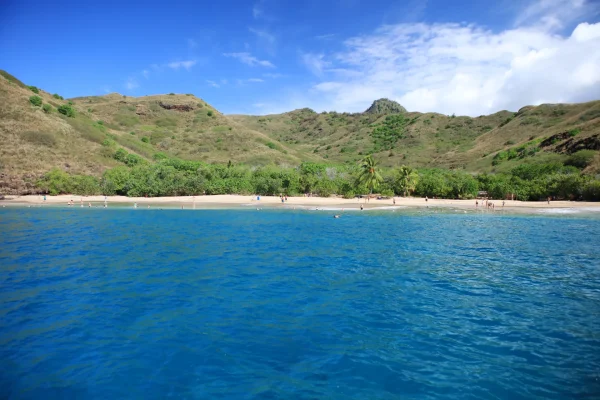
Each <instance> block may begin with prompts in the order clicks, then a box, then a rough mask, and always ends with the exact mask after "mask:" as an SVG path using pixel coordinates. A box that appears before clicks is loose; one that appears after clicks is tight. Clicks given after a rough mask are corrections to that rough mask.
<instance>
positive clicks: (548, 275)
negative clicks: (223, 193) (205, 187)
mask: <svg viewBox="0 0 600 400" xmlns="http://www.w3.org/2000/svg"><path fill="white" fill-rule="evenodd" d="M0 290H1V292H0V398H9V399H67V398H69V399H71V398H90V399H117V398H118V399H121V398H128V399H162V398H167V397H171V398H188V399H192V398H206V399H212V398H222V399H254V398H257V399H398V398H402V399H442V398H443V399H538V398H539V399H542V398H598V396H600V218H598V217H594V216H586V217H580V216H570V217H556V216H527V215H512V216H511V215H487V214H485V215H482V214H473V213H469V214H458V213H436V212H434V211H430V210H421V211H404V212H381V213H378V212H365V213H358V212H355V213H347V214H345V215H343V216H342V218H340V219H337V220H335V219H333V218H332V213H331V212H294V211H277V210H272V211H268V210H262V211H254V210H253V211H250V210H242V211H234V210H204V211H199V210H198V211H185V210H184V211H181V210H162V211H161V210H132V209H107V210H104V209H77V208H75V209H61V208H54V209H53V208H45V209H41V208H38V209H33V208H32V209H26V208H21V209H10V210H9V209H2V210H0Z"/></svg>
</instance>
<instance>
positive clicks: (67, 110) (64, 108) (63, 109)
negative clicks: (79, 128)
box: [57, 104, 75, 118]
mask: <svg viewBox="0 0 600 400" xmlns="http://www.w3.org/2000/svg"><path fill="white" fill-rule="evenodd" d="M57 111H58V112H59V113H61V114H62V115H65V116H67V117H71V118H72V117H74V116H75V110H74V109H73V107H71V106H70V105H67V104H63V105H61V106H60V107H58V108H57Z"/></svg>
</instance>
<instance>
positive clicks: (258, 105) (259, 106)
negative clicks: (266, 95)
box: [252, 103, 266, 108]
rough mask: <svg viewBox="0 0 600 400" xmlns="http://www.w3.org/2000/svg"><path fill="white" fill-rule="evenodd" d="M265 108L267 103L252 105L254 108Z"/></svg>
mask: <svg viewBox="0 0 600 400" xmlns="http://www.w3.org/2000/svg"><path fill="white" fill-rule="evenodd" d="M265 106H266V104H265V103H254V104H252V107H256V108H263V107H265Z"/></svg>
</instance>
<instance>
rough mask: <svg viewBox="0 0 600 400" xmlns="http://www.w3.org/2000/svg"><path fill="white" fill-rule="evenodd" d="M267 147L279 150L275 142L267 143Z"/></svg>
mask: <svg viewBox="0 0 600 400" xmlns="http://www.w3.org/2000/svg"><path fill="white" fill-rule="evenodd" d="M266 145H267V147H268V148H270V149H276V148H277V145H276V144H275V143H273V142H267V143H266Z"/></svg>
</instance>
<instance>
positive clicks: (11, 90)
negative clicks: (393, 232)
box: [0, 71, 600, 199]
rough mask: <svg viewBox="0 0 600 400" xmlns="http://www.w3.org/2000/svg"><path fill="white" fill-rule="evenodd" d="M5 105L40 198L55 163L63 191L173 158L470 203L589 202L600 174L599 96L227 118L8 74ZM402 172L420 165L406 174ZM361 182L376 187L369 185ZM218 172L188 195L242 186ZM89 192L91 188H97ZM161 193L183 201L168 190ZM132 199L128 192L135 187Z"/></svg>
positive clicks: (10, 184) (5, 147)
mask: <svg viewBox="0 0 600 400" xmlns="http://www.w3.org/2000/svg"><path fill="white" fill-rule="evenodd" d="M0 99H1V100H2V101H0V142H2V146H0V194H4V195H6V194H10V195H16V194H27V193H32V192H33V191H35V190H37V189H36V188H35V187H34V186H33V185H34V184H35V182H36V181H37V180H38V179H39V177H40V176H42V175H43V174H45V173H47V171H48V170H49V169H51V168H58V170H64V171H68V173H69V174H71V175H66V178H64V176H63V175H60V176H59V178H60V179H59V181H61V180H62V181H65V182H67V183H68V185H66V186H64V187H66V188H67V189H68V190H67V189H60V190H59V189H56V190H55V191H58V192H65V190H66V191H70V192H82V190H83V189H81V187H82V184H81V182H75V181H73V180H76V178H73V177H74V176H84V175H92V176H94V178H91V180H87V181H86V185H87V183H91V182H92V181H95V182H96V183H97V188H96V189H93V188H92V189H93V190H92V191H94V190H95V191H103V190H104V186H102V185H103V182H104V181H105V179H104V178H103V176H102V174H103V172H104V171H106V170H107V169H112V168H114V167H117V166H121V167H126V168H129V169H128V171H129V175H132V174H133V173H134V172H135V174H137V175H135V177H138V176H140V175H139V174H142V172H139V171H138V170H140V171H141V170H144V171H146V172H144V173H147V174H153V173H154V169H156V168H159V167H160V166H163V167H164V166H165V164H167V165H166V167H170V165H168V164H169V163H173V162H174V161H173V160H185V162H193V163H195V164H193V165H196V166H202V168H201V169H202V170H203V171H205V170H210V169H211V168H215V169H218V168H220V167H218V165H224V164H226V163H227V162H228V161H229V160H231V162H232V163H234V165H233V166H232V168H234V169H236V170H244V171H246V172H245V173H244V174H242V175H243V176H242V177H240V178H239V179H240V180H242V181H244V182H246V183H244V184H243V185H240V186H239V187H241V188H242V189H243V191H248V192H257V193H259V192H260V193H263V192H264V186H258V185H257V184H256V182H257V178H256V177H255V175H256V174H257V173H259V172H260V171H265V170H278V171H283V172H282V173H285V174H286V176H287V175H290V176H295V175H294V174H300V175H304V176H305V177H306V176H307V173H306V171H305V172H302V173H301V171H303V168H305V167H306V166H307V165H320V166H324V168H325V169H326V170H327V171H328V172H327V179H324V178H322V177H320V178H319V179H318V183H319V187H318V188H317V187H316V186H315V187H312V188H309V189H310V190H311V191H313V192H314V193H318V194H321V195H325V194H327V193H336V194H342V195H346V196H349V195H350V194H352V193H354V194H359V193H361V194H363V193H367V192H368V191H370V190H371V189H373V192H374V193H386V194H388V195H389V194H390V193H396V194H401V193H402V194H404V193H405V192H406V194H409V193H411V191H412V192H414V193H417V194H420V195H423V194H427V195H429V196H444V197H469V196H473V193H474V192H475V190H490V189H489V187H496V191H495V192H494V193H496V196H501V195H502V193H508V192H510V193H516V194H518V195H519V196H520V197H521V198H531V199H537V198H540V197H544V196H545V195H554V196H560V194H559V193H563V194H564V193H567V194H566V195H565V197H572V198H584V197H586V196H587V197H589V193H591V192H590V191H592V192H593V190H592V189H590V187H591V186H590V185H592V186H593V184H592V183H590V182H593V181H594V179H599V174H600V101H594V102H589V103H582V104H542V105H539V106H527V107H522V108H521V109H520V110H518V112H513V111H499V112H497V113H494V114H491V115H482V116H479V117H468V116H460V115H459V116H455V115H443V114H438V113H419V112H408V111H407V110H405V109H404V108H403V107H402V106H401V105H400V104H398V103H396V102H394V101H391V100H387V99H380V100H377V101H375V102H374V103H373V105H372V106H371V107H370V108H369V109H368V110H366V111H365V112H363V113H345V112H344V113H339V112H319V113H317V112H315V111H313V110H311V109H308V108H303V109H298V110H295V111H290V112H287V113H283V114H273V115H262V116H248V115H224V114H222V113H220V112H219V111H218V110H216V109H215V108H213V107H212V106H210V105H209V104H208V103H207V102H206V101H204V100H202V99H200V98H197V97H195V96H194V95H191V94H185V95H184V94H173V93H171V94H169V95H156V96H144V97H137V98H136V97H130V96H123V95H120V94H118V93H111V94H108V95H105V96H90V97H80V98H73V99H67V100H65V99H64V98H63V97H62V96H61V95H59V94H58V93H54V94H52V93H49V92H47V91H44V90H42V89H39V88H37V87H35V86H28V85H26V84H24V83H23V82H21V81H19V80H18V79H17V78H15V77H14V76H12V75H10V74H8V73H6V72H5V71H0ZM368 154H371V155H372V156H373V159H374V160H376V161H377V163H376V164H378V165H377V170H378V172H379V176H381V180H380V179H379V178H377V176H378V175H377V174H373V173H371V172H369V175H370V178H369V176H367V175H364V174H363V173H364V171H365V170H364V169H361V167H360V165H361V162H362V160H363V159H364V157H365V156H366V155H368ZM154 163H156V164H154ZM213 164H214V166H213ZM525 164H526V165H551V166H554V167H555V168H554V167H553V169H552V168H550V169H547V170H543V171H540V172H539V173H538V174H536V175H535V179H533V180H526V181H527V182H525V179H523V178H521V174H520V173H519V171H518V170H517V169H516V168H517V167H519V166H520V165H525ZM300 165H302V166H303V167H300ZM402 165H408V166H411V167H413V168H416V170H415V169H413V168H408V167H407V168H399V167H400V166H402ZM276 166H278V167H276ZM556 166H558V167H556ZM565 166H568V167H569V168H566V167H565ZM173 168H174V169H175V173H174V176H177V179H180V175H182V174H183V175H186V176H188V177H189V176H193V175H198V174H200V173H199V172H198V168H196V169H193V168H191V167H190V168H188V169H184V170H181V168H175V167H173ZM319 168H320V167H319ZM167 170H168V171H170V169H168V168H167ZM368 170H369V171H370V168H368ZM257 171H258V172H257ZM400 171H402V172H400ZM575 171H577V172H575ZM331 174H334V176H331ZM399 174H402V175H403V178H402V180H401V181H402V182H404V183H403V184H402V185H403V186H404V187H405V190H400V188H399V185H400V184H398V183H394V182H396V181H400V178H398V177H397V175H399ZM486 174H487V175H486ZM200 175H202V174H200ZM317 175H318V174H317ZM361 175H362V178H361V179H362V180H363V181H364V182H363V183H362V184H357V180H358V179H359V177H360V176H361ZM61 176H62V178H61ZM132 176H133V175H132ZM218 176H219V175H218V174H212V175H211V176H204V175H202V177H203V179H204V180H205V185H206V186H207V187H206V188H205V187H199V189H198V187H197V188H196V189H189V190H191V191H196V192H197V191H198V190H200V192H198V193H201V192H206V193H213V192H221V191H223V190H225V191H227V192H232V191H233V192H235V191H237V190H240V191H241V190H242V189H236V188H235V187H233V188H231V187H229V188H227V187H226V186H225V189H222V188H223V187H224V186H223V185H222V184H217V183H215V182H217V181H218V180H219V179H221V180H223V179H225V178H219V177H218ZM318 176H321V175H318ZM565 176H567V177H568V179H567V178H564V177H565ZM63 178H64V179H63ZM367 178H369V179H367ZM372 178H373V179H372ZM559 178H561V179H563V178H564V179H563V181H565V182H566V181H567V180H569V179H570V180H576V182H575V183H573V185H572V187H575V188H577V189H576V190H570V189H569V190H558V189H557V184H555V183H553V182H555V181H556V180H557V179H559ZM77 179H79V178H77ZM128 179H129V178H128ZM130 179H134V178H130ZM136 179H137V178H136ZM227 179H230V180H231V177H228V178H227ZM236 179H237V178H236ZM274 179H275V180H277V179H282V178H277V177H276V178H274ZM62 181H61V182H62ZM71 181H73V182H71ZM359 181H360V180H359ZM492 181H493V182H492ZM496 181H498V182H500V183H497V184H496V183H494V182H496ZM248 182H250V183H248ZM419 182H420V183H419ZM473 182H475V184H473ZM63 183H64V182H63ZM367 183H369V184H368V185H367ZM371 183H373V185H372V186H373V187H371V185H370V184H371ZM565 184H566V183H565ZM407 185H408V186H410V187H411V189H408V188H407ZM494 185H496V186H494ZM274 186H277V185H276V184H274ZM364 186H369V187H368V189H367V188H366V187H364ZM85 187H87V189H85V190H86V191H89V190H90V189H89V187H93V185H91V186H90V185H87V186H85ZM129 187H134V185H129V186H127V188H129ZM216 188H221V189H218V190H217V189H216ZM186 190H188V189H186ZM274 190H275V189H274ZM277 190H280V191H286V192H288V193H289V194H292V193H293V192H294V191H296V192H303V191H306V190H307V188H306V186H305V187H297V186H294V185H292V186H286V185H284V184H282V185H280V186H279V187H278V188H277ZM277 190H275V191H277ZM156 192H160V193H173V191H172V190H171V189H164V188H161V189H160V190H156ZM122 193H127V194H129V189H127V190H126V191H122ZM131 193H133V191H132V192H131ZM554 193H556V194H554Z"/></svg>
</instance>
